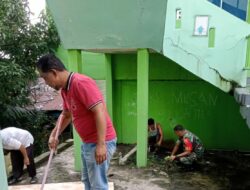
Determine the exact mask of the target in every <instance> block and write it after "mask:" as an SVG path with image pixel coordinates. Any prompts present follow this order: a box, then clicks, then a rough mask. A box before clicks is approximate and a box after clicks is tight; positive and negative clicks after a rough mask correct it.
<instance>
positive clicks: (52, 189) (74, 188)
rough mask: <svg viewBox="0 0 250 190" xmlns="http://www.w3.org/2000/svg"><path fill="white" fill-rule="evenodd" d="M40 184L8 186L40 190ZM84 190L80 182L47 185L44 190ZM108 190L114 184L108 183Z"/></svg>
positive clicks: (16, 188) (112, 188)
mask: <svg viewBox="0 0 250 190" xmlns="http://www.w3.org/2000/svg"><path fill="white" fill-rule="evenodd" d="M40 188H41V184H34V185H16V186H9V190H40ZM57 189H58V190H69V189H70V190H84V184H83V183H82V182H67V183H49V184H45V186H44V190H57ZM109 190H114V183H113V182H109Z"/></svg>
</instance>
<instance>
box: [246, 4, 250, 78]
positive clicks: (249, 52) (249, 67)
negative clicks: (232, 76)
mask: <svg viewBox="0 0 250 190" xmlns="http://www.w3.org/2000/svg"><path fill="white" fill-rule="evenodd" d="M246 22H247V23H250V1H248V8H247V18H246ZM245 69H247V70H248V71H247V76H248V77H250V72H249V70H250V37H248V39H247V52H246V66H245Z"/></svg>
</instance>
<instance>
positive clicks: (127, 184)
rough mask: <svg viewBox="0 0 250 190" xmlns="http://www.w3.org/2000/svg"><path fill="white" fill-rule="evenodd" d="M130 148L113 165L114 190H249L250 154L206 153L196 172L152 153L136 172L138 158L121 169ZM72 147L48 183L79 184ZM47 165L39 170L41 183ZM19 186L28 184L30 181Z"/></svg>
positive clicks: (53, 168) (122, 149)
mask: <svg viewBox="0 0 250 190" xmlns="http://www.w3.org/2000/svg"><path fill="white" fill-rule="evenodd" d="M131 148H132V146H131V145H119V146H118V148H117V151H116V154H115V155H114V158H113V160H112V161H111V167H110V171H109V181H111V182H114V185H115V190H152V189H153V190H163V189H165V190H172V189H173V190H189V189H190V190H196V189H197V190H205V189H209V190H210V189H211V190H249V189H250V154H243V153H239V152H218V151H213V152H212V151H210V152H207V153H206V160H205V161H204V163H203V164H202V165H201V167H198V168H196V169H195V170H194V171H186V170H183V169H180V168H178V167H176V166H173V165H172V164H169V163H166V161H164V159H163V158H164V157H165V152H164V151H162V152H160V153H158V154H153V153H149V155H148V167H146V168H137V167H136V165H135V155H132V156H131V157H130V158H129V159H128V161H127V163H126V165H123V166H120V165H119V164H118V162H119V155H120V154H122V155H125V153H127V152H128V151H129V150H130V149H131ZM73 162H74V159H73V146H71V147H69V148H67V149H66V150H64V151H63V152H61V153H59V154H58V155H57V156H56V157H55V158H54V159H53V160H52V164H51V167H50V172H49V175H48V178H47V183H60V182H74V181H80V178H81V174H80V172H75V171H74V164H73ZM45 165H46V163H44V164H42V165H40V166H38V167H37V177H38V179H39V183H41V181H42V176H43V172H44V167H45ZM20 184H28V178H26V179H24V180H23V181H22V182H20V183H19V185H20Z"/></svg>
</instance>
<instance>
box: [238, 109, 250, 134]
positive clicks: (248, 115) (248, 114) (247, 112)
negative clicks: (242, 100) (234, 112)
mask: <svg viewBox="0 0 250 190" xmlns="http://www.w3.org/2000/svg"><path fill="white" fill-rule="evenodd" d="M240 114H241V116H242V117H243V119H245V120H246V123H247V126H248V128H249V129H250V106H240Z"/></svg>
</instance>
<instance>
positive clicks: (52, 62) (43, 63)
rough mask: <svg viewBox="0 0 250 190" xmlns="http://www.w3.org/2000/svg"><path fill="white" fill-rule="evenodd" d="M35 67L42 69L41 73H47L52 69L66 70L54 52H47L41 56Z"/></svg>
mask: <svg viewBox="0 0 250 190" xmlns="http://www.w3.org/2000/svg"><path fill="white" fill-rule="evenodd" d="M36 67H37V69H38V70H40V71H42V72H43V73H47V72H49V71H51V70H52V69H55V70H57V71H64V70H66V68H65V66H64V65H63V63H62V62H61V60H60V59H59V58H57V57H56V56H55V55H54V54H47V55H44V56H42V57H41V58H40V59H39V60H38V61H37V63H36Z"/></svg>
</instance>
